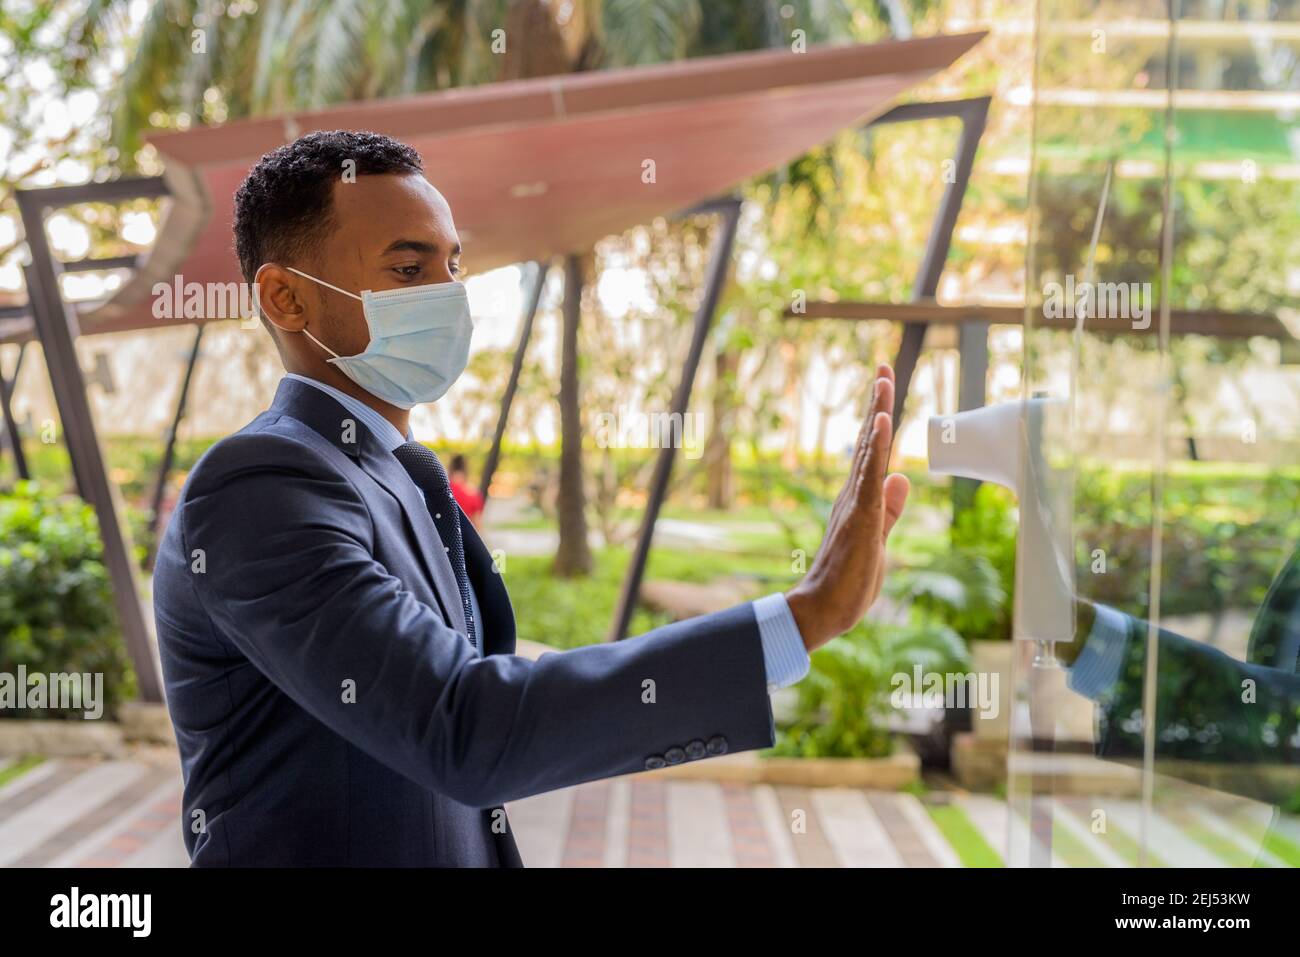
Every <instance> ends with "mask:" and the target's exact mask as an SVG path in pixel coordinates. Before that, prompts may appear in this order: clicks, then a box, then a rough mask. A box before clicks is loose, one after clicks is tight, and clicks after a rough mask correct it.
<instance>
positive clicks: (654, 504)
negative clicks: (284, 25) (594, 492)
mask: <svg viewBox="0 0 1300 957" xmlns="http://www.w3.org/2000/svg"><path fill="white" fill-rule="evenodd" d="M740 206H741V203H740V200H739V199H737V198H734V197H726V198H723V199H716V200H712V201H710V202H707V203H702V204H701V205H699V206H696V207H694V208H693V209H690V210H687V211H686V212H685V213H684V214H683V215H684V216H696V215H701V214H709V213H712V214H716V215H718V216H720V217H721V218H722V222H721V225H720V226H719V228H718V233H717V235H716V236H715V237H714V239H713V248H712V249H711V250H710V251H709V266H708V273H707V274H706V275H705V279H704V295H703V296H702V297H701V298H700V304H699V306H698V307H697V308H696V310H695V322H694V329H693V331H692V333H691V344H690V348H689V349H688V350H687V352H686V362H685V364H684V365H683V366H682V376H681V379H680V380H679V381H678V383H677V388H676V389H675V390H674V391H673V397H672V402H671V403H670V406H669V407H670V413H669V421H670V422H676V421H679V420H680V419H681V418H682V417H683V416H685V415H686V407H687V405H688V404H689V403H690V400H691V389H692V388H693V387H694V385H695V373H696V372H697V371H698V369H699V367H700V358H701V357H702V356H703V355H704V346H705V344H706V343H707V342H708V338H709V330H710V329H711V328H712V326H713V316H714V314H715V313H716V312H717V310H718V301H719V300H720V299H721V298H722V289H723V287H724V286H725V285H726V281H727V274H728V272H729V271H730V269H731V250H732V247H733V246H734V245H735V240H736V228H737V227H738V226H739V225H740ZM676 455H677V449H676V448H675V447H674V443H672V442H667V443H664V445H663V446H662V447H661V448H660V449H659V458H658V459H657V460H656V461H655V470H654V474H653V475H652V476H651V478H650V494H649V498H648V499H646V506H645V513H644V514H643V515H642V516H641V528H640V530H639V531H638V532H637V536H636V546H635V547H634V549H633V551H632V560H631V562H630V563H629V565H628V568H627V572H626V574H625V575H624V578H623V587H622V590H621V591H620V593H619V596H618V605H617V606H616V611H615V612H614V623H613V625H612V627H611V629H610V640H611V641H619V640H621V639H623V638H626V637H627V630H628V627H629V626H630V625H631V623H632V613H633V612H634V611H635V610H636V602H637V595H638V592H640V590H641V579H642V578H643V577H644V576H645V566H646V561H647V560H648V559H649V557H650V543H651V540H652V539H653V538H654V531H655V522H657V521H658V520H659V509H660V508H661V507H662V506H663V503H664V498H666V497H667V494H668V480H669V479H670V478H671V477H672V471H673V459H674V458H676Z"/></svg>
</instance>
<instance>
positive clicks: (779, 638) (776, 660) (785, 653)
mask: <svg viewBox="0 0 1300 957" xmlns="http://www.w3.org/2000/svg"><path fill="white" fill-rule="evenodd" d="M286 375H287V376H288V377H289V378H290V379H296V380H297V381H299V382H302V383H305V384H307V385H309V386H312V387H314V388H317V389H320V391H322V392H324V393H325V394H326V395H328V396H329V397H330V398H331V399H334V400H335V401H336V402H338V403H339V404H340V405H341V406H343V408H345V409H347V410H348V412H350V413H351V414H352V415H353V416H355V417H356V420H357V421H358V422H360V423H361V424H362V425H364V426H365V427H366V428H367V429H369V430H370V433H371V434H372V435H373V436H374V437H375V438H377V439H378V440H379V442H380V444H381V445H382V446H383V447H384V448H385V449H387V450H388V451H389V452H391V451H393V449H395V448H397V447H398V446H400V445H403V444H404V443H406V442H409V441H412V437H411V436H410V435H409V434H408V435H407V436H406V437H405V438H403V437H402V433H401V432H399V431H397V428H396V426H394V425H393V423H391V422H389V421H388V420H387V419H385V418H384V417H383V416H382V415H380V414H379V413H378V412H376V411H375V410H374V409H372V408H370V406H368V405H366V404H365V403H364V402H361V401H359V400H357V399H354V398H353V397H352V396H350V395H348V394H347V393H346V392H340V391H339V390H338V389H336V388H334V387H333V386H331V385H326V384H325V383H324V382H319V381H317V380H316V379H309V378H307V377H306V376H301V375H298V374H297V373H295V372H289V373H286ZM469 600H470V605H471V607H472V608H473V611H474V620H475V621H482V620H483V616H482V615H481V614H479V607H478V596H477V595H476V594H474V588H473V586H471V587H470V590H469ZM754 618H755V619H756V620H757V621H758V640H759V642H760V643H761V644H762V646H763V665H764V667H765V668H766V671H767V690H768V692H769V693H770V692H773V691H776V690H777V689H778V688H784V687H786V686H787V685H792V684H794V683H795V682H796V681H798V680H799V679H800V678H802V677H803V676H804V675H806V674H807V673H808V667H809V662H808V652H807V651H806V650H805V648H804V644H803V637H802V636H801V635H800V634H799V626H798V625H796V624H795V620H794V615H792V614H791V613H790V606H789V605H788V604H787V603H786V600H785V595H783V594H781V593H780V592H777V593H776V594H774V595H767V596H765V597H763V598H760V599H758V600H757V601H755V602H754ZM481 646H482V643H481V642H480V647H481Z"/></svg>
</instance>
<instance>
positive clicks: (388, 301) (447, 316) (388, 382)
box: [286, 266, 474, 409]
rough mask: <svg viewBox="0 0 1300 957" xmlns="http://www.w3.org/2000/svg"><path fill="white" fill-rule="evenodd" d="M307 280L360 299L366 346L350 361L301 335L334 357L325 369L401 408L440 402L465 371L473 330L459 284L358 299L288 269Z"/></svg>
mask: <svg viewBox="0 0 1300 957" xmlns="http://www.w3.org/2000/svg"><path fill="white" fill-rule="evenodd" d="M286 268H288V269H289V271H290V272H295V273H297V274H298V275H299V276H302V277H303V278H304V279H310V280H311V281H312V282H314V283H319V284H320V285H322V286H326V287H328V288H330V289H333V290H334V291H335V292H341V293H343V295H345V296H351V297H352V298H353V299H359V300H361V308H362V310H363V312H364V313H365V316H366V325H368V326H369V327H370V344H369V345H368V346H366V351H365V352H362V353H361V354H360V355H355V356H341V355H339V354H338V353H337V352H335V351H334V350H333V349H331V348H330V347H329V346H327V345H325V343H323V342H321V341H320V340H319V339H317V338H316V337H315V336H313V335H312V334H311V333H310V332H308V331H307V330H306V329H303V330H302V332H303V335H305V336H306V337H307V338H308V339H310V340H311V341H312V342H314V343H316V345H318V346H320V347H321V348H322V349H324V350H325V351H326V352H328V353H329V354H330V355H332V356H333V357H334V358H333V359H330V360H328V361H329V363H330V365H333V366H335V367H337V368H338V369H340V370H341V371H342V372H343V374H344V375H345V376H347V377H348V378H349V379H351V380H352V381H353V382H355V383H356V384H357V385H359V386H361V388H363V389H365V390H366V391H367V392H369V393H370V394H371V395H373V396H375V397H376V398H380V399H383V400H384V401H385V402H388V403H390V404H392V405H395V406H397V407H398V408H401V409H409V408H411V406H414V405H419V404H420V403H421V402H433V401H435V400H436V399H440V398H442V396H443V394H444V393H445V392H446V391H447V390H448V389H449V388H451V384H452V383H453V382H455V381H456V379H458V378H459V377H460V374H461V373H462V372H464V371H465V364H466V362H468V361H469V340H470V335H471V334H472V333H473V331H474V323H473V320H472V319H471V318H470V312H469V298H468V297H467V296H466V295H465V287H464V286H463V285H461V284H460V283H458V282H442V283H433V284H430V285H426V286H408V287H407V288H405V289H385V290H383V291H382V292H371V291H370V290H369V289H367V290H365V291H363V292H362V293H361V295H359V296H358V295H357V294H356V293H351V292H348V291H347V290H346V289H340V288H339V287H338V286H332V285H330V284H329V283H327V282H325V281H324V280H322V279H317V278H316V277H315V276H309V275H307V274H306V273H305V272H302V271H301V270H298V269H294V268H293V267H292V266H288V267H286Z"/></svg>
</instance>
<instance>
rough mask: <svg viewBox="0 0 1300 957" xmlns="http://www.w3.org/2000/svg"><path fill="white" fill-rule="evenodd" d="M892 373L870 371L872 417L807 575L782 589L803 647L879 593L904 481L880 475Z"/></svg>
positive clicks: (843, 624) (890, 431)
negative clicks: (872, 385)
mask: <svg viewBox="0 0 1300 957" xmlns="http://www.w3.org/2000/svg"><path fill="white" fill-rule="evenodd" d="M893 406H894V371H893V370H892V369H891V368H890V367H889V366H887V365H884V364H882V365H880V366H879V367H878V368H877V369H876V383H875V392H874V394H873V396H872V401H871V412H870V414H869V415H868V416H867V419H866V421H865V422H863V423H862V431H861V432H860V433H859V434H858V441H857V445H856V447H855V449H854V453H853V466H852V469H851V470H850V472H849V476H848V479H847V481H845V483H844V487H843V488H842V489H841V490H840V494H839V497H838V498H836V500H835V507H834V508H833V509H832V510H831V519H830V522H829V524H828V525H827V527H826V538H825V539H824V540H823V541H822V546H821V548H820V549H819V550H818V552H817V557H816V558H815V559H814V560H813V564H812V567H811V568H810V569H809V570H808V574H807V575H805V576H804V578H803V580H802V581H801V582H799V584H797V585H795V586H794V588H792V589H790V591H788V592H786V596H785V597H786V601H787V602H788V603H789V605H790V612H791V614H793V615H794V620H795V623H796V624H797V625H798V626H799V633H800V634H801V635H802V636H803V642H804V646H805V647H806V648H807V649H808V650H809V651H810V652H811V651H814V650H816V649H817V648H820V647H821V646H822V645H824V644H826V642H828V641H830V640H831V639H832V638H834V637H835V636H836V635H840V634H843V633H844V632H846V631H848V630H849V629H850V628H852V627H853V626H854V625H855V624H857V623H858V622H859V621H861V620H862V616H863V615H865V614H866V613H867V609H868V608H870V607H871V606H872V604H873V603H874V602H875V600H876V598H877V596H879V594H880V586H881V583H882V582H883V581H884V574H885V542H886V540H887V539H888V538H889V533H890V531H891V530H892V529H893V527H894V523H895V522H897V521H898V517H899V516H900V515H901V514H902V513H903V505H904V504H905V503H906V502H907V492H908V482H907V478H906V477H905V476H903V475H899V474H894V475H888V476H887V475H886V472H887V469H888V465H889V446H890V442H891V441H892V439H893V435H894V426H893V419H892V413H891V411H890V410H891V409H892V408H893Z"/></svg>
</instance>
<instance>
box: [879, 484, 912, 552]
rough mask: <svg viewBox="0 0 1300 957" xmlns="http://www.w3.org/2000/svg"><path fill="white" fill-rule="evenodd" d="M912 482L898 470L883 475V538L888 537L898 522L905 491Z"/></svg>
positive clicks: (909, 487) (901, 512)
mask: <svg viewBox="0 0 1300 957" xmlns="http://www.w3.org/2000/svg"><path fill="white" fill-rule="evenodd" d="M911 488H912V483H911V482H909V481H908V480H907V476H906V475H902V474H900V473H898V472H895V473H893V474H892V475H887V476H885V486H884V489H883V492H884V496H883V497H884V500H885V530H884V534H885V538H889V533H890V532H892V531H893V530H894V525H895V524H896V523H897V522H898V519H899V516H901V515H902V514H903V506H904V505H906V504H907V493H908V492H909V491H911Z"/></svg>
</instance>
